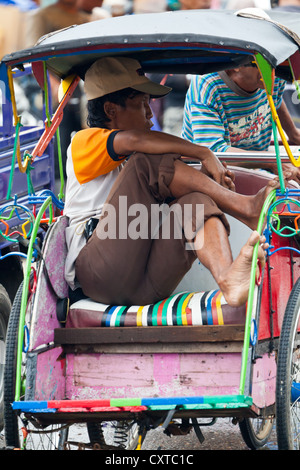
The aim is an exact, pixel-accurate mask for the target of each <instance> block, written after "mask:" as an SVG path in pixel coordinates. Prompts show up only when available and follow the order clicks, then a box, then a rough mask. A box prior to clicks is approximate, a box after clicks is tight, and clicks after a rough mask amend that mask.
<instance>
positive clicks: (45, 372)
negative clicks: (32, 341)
mask: <svg viewBox="0 0 300 470" xmlns="http://www.w3.org/2000/svg"><path fill="white" fill-rule="evenodd" d="M61 353H62V349H61V348H55V349H51V350H50V351H46V352H43V353H41V354H39V355H38V360H37V371H38V373H37V375H36V382H35V397H34V399H35V400H41V401H42V400H54V399H56V400H63V399H64V398H65V376H64V374H65V360H64V359H61V358H60V355H61Z"/></svg>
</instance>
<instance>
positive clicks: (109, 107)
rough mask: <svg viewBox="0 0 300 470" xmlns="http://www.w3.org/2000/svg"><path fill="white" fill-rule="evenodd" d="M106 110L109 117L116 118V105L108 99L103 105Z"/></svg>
mask: <svg viewBox="0 0 300 470" xmlns="http://www.w3.org/2000/svg"><path fill="white" fill-rule="evenodd" d="M103 109H104V112H105V114H106V116H107V117H108V118H109V119H114V117H115V116H116V105H115V103H111V102H110V101H106V102H105V103H104V106H103Z"/></svg>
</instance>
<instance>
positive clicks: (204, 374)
mask: <svg viewBox="0 0 300 470" xmlns="http://www.w3.org/2000/svg"><path fill="white" fill-rule="evenodd" d="M240 364H241V356H240V354H239V353H232V354H226V355H222V354H219V355H216V354H204V353H203V354H173V353H172V354H139V355H138V354H115V355H113V354H98V355H96V354H93V355H85V354H81V355H78V356H74V355H71V354H70V355H68V358H67V372H66V373H67V376H66V395H67V396H66V398H68V399H72V398H78V399H88V398H89V399H91V398H94V397H97V398H99V399H100V398H125V397H127V398H130V397H132V398H136V397H151V396H154V397H168V396H170V397H174V396H196V395H225V394H237V393H238V387H239V376H240Z"/></svg>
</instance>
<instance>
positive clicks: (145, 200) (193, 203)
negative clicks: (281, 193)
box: [64, 57, 278, 306]
mask: <svg viewBox="0 0 300 470" xmlns="http://www.w3.org/2000/svg"><path fill="white" fill-rule="evenodd" d="M169 91H170V89H168V88H166V87H163V86H161V85H159V84H156V83H153V82H152V81H150V80H149V79H148V78H147V77H145V75H144V73H143V71H142V69H141V66H140V64H139V62H137V61H136V60H133V59H130V58H116V57H114V58H102V59H99V60H97V61H96V62H95V63H94V64H93V65H92V66H91V67H90V68H89V69H88V71H87V73H86V75H85V92H86V95H87V99H88V126H89V128H87V129H84V130H82V131H79V132H78V133H77V134H76V135H75V136H74V138H73V139H72V142H71V145H70V147H69V149H68V159H67V175H68V180H67V188H66V203H65V211H64V213H65V215H67V216H68V217H69V227H68V228H67V232H66V238H67V245H68V250H69V251H68V257H67V262H66V279H67V281H68V283H69V285H70V287H71V289H72V290H75V289H76V288H77V287H81V288H82V290H83V292H84V294H85V295H86V296H88V297H90V298H92V299H93V300H95V301H98V302H102V303H105V304H113V305H146V304H149V303H154V302H156V301H158V300H161V299H164V298H166V297H168V296H169V295H170V294H171V293H172V292H173V290H174V289H175V287H176V286H177V284H178V283H179V282H180V280H181V279H182V277H183V276H184V275H185V273H186V272H187V271H188V270H189V269H190V267H191V266H192V264H193V262H194V261H195V260H196V259H198V260H199V261H200V263H202V264H203V265H204V266H206V267H207V268H208V269H209V270H210V271H211V273H212V275H213V277H214V278H215V280H216V282H217V283H218V285H219V288H220V289H221V291H222V292H223V295H224V297H225V299H226V301H227V302H228V304H230V305H232V306H238V305H241V304H244V303H245V302H246V300H247V295H248V290H249V280H250V271H251V261H252V254H253V247H254V245H255V244H256V243H257V242H259V249H258V259H259V261H260V262H261V265H262V266H263V265H264V256H265V251H264V250H265V249H266V244H265V239H264V237H260V236H259V234H258V233H257V232H256V231H255V228H256V226H257V222H258V218H259V215H260V212H261V208H262V205H263V202H264V200H265V198H266V197H267V195H268V194H269V193H270V191H271V190H273V189H274V188H275V187H277V186H278V182H277V181H276V180H272V181H271V182H270V184H269V185H268V186H266V187H265V188H263V189H261V190H260V191H259V192H258V193H257V194H256V195H253V196H245V195H242V194H238V193H236V192H235V190H234V175H233V173H232V172H231V171H229V170H228V169H227V168H226V167H225V166H223V165H222V164H221V162H220V161H219V160H218V159H217V158H216V156H215V155H214V153H212V152H211V151H210V150H209V149H207V148H205V147H203V146H200V145H196V144H193V143H191V142H188V141H186V140H183V139H181V138H179V137H175V136H171V135H168V134H164V133H161V132H155V131H150V130H151V126H152V122H151V117H152V111H151V108H150V99H151V98H152V97H160V96H163V95H165V94H167V93H168V92H169ZM182 156H185V157H189V158H193V159H197V160H199V162H201V163H202V170H201V171H199V170H197V169H195V168H192V167H191V166H189V165H188V164H186V163H185V162H184V161H183V160H182V158H181V157H182ZM125 159H128V160H127V161H126V163H125V164H124V165H122V163H123V162H124V161H125ZM161 206H164V208H165V207H166V206H167V207H168V208H169V209H173V208H174V206H176V209H178V210H174V211H173V210H170V213H169V214H167V217H166V218H165V219H164V218H162V221H161V224H160V227H159V233H158V234H157V233H156V232H155V233H154V231H153V227H151V214H153V208H157V207H161ZM199 207H202V208H203V212H202V213H201V216H199V212H201V211H198V210H197V209H198V208H199ZM187 208H188V209H191V212H190V217H189V219H188V220H186V218H185V217H184V214H185V209H187ZM224 213H227V214H230V215H232V216H234V217H235V218H237V219H238V220H240V221H241V222H243V223H244V224H246V225H247V226H248V227H250V228H251V229H252V230H253V232H252V234H251V236H250V238H249V240H248V241H247V243H246V244H245V245H244V247H243V248H242V249H241V252H240V254H239V256H238V257H237V258H236V259H235V260H234V261H233V258H232V253H231V248H230V244H229V240H228V234H229V230H230V229H229V224H228V222H227V219H226V217H225V215H224ZM137 214H139V217H137ZM172 214H175V215H174V217H175V218H176V217H177V222H178V224H177V225H179V227H180V236H179V237H178V236H175V235H176V234H174V233H175V228H172V227H173V225H174V226H175V224H171V225H172V227H171V233H170V236H167V237H166V236H163V233H164V226H165V225H166V224H167V223H169V221H170V220H169V219H170V217H171V216H172ZM90 218H99V222H98V225H97V226H96V228H95V230H94V231H93V233H92V235H91V236H90V238H89V239H88V240H86V238H88V237H85V235H84V227H85V224H86V221H87V220H88V219H90ZM191 223H192V225H191ZM169 226H170V225H169ZM187 226H189V228H190V230H187ZM133 228H134V229H135V230H132V229H133ZM177 235H178V232H177ZM199 289H201V286H199Z"/></svg>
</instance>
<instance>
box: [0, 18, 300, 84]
mask: <svg viewBox="0 0 300 470" xmlns="http://www.w3.org/2000/svg"><path fill="white" fill-rule="evenodd" d="M267 14H268V15H269V17H270V19H257V18H251V17H243V16H238V15H237V14H236V12H233V11H229V10H189V11H176V12H164V13H153V14H151V13H149V14H140V15H128V16H122V17H116V18H109V19H105V20H99V21H95V22H91V23H86V24H83V25H77V26H76V25H75V26H71V27H69V28H66V29H64V30H60V31H57V32H54V33H51V34H49V35H47V36H44V37H43V38H41V39H40V40H39V41H38V43H37V44H36V45H35V46H34V47H32V48H31V49H25V50H22V51H18V52H15V53H12V54H9V55H6V56H5V57H4V58H3V61H2V62H3V63H5V64H6V65H11V66H18V65H20V64H24V63H26V62H37V61H46V62H47V67H48V68H49V70H51V71H52V72H54V73H55V74H56V75H58V76H59V77H60V78H65V77H66V76H68V75H70V74H73V73H76V74H77V75H79V76H80V77H82V78H84V74H85V72H86V70H87V68H88V67H89V66H90V65H91V64H92V63H93V62H94V61H95V60H96V59H98V58H100V57H105V56H113V55H114V56H124V55H126V56H129V57H133V58H136V59H138V60H139V61H140V62H141V64H142V66H143V68H144V70H145V71H146V72H157V73H160V72H161V73H184V74H187V73H197V74H203V73H209V72H212V71H218V70H224V69H228V68H233V67H237V66H239V65H241V64H244V63H247V62H249V60H250V56H252V55H254V54H256V53H260V54H261V55H262V56H263V57H264V58H265V59H266V60H267V62H268V63H269V64H270V65H271V66H272V67H273V68H275V69H276V73H277V74H278V75H279V76H282V78H286V79H287V80H292V77H291V75H290V71H289V68H288V67H284V62H285V61H286V59H288V58H289V57H291V56H293V55H294V56H295V55H296V56H298V55H299V42H298V41H297V40H298V39H299V37H298V35H299V36H300V14H295V13H289V12H281V11H280V12H278V11H274V10H270V11H268V12H267ZM286 28H288V30H286ZM289 30H290V31H293V32H294V33H296V34H295V36H296V39H295V37H293V36H292V35H291V34H289ZM297 61H299V59H297Z"/></svg>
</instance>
